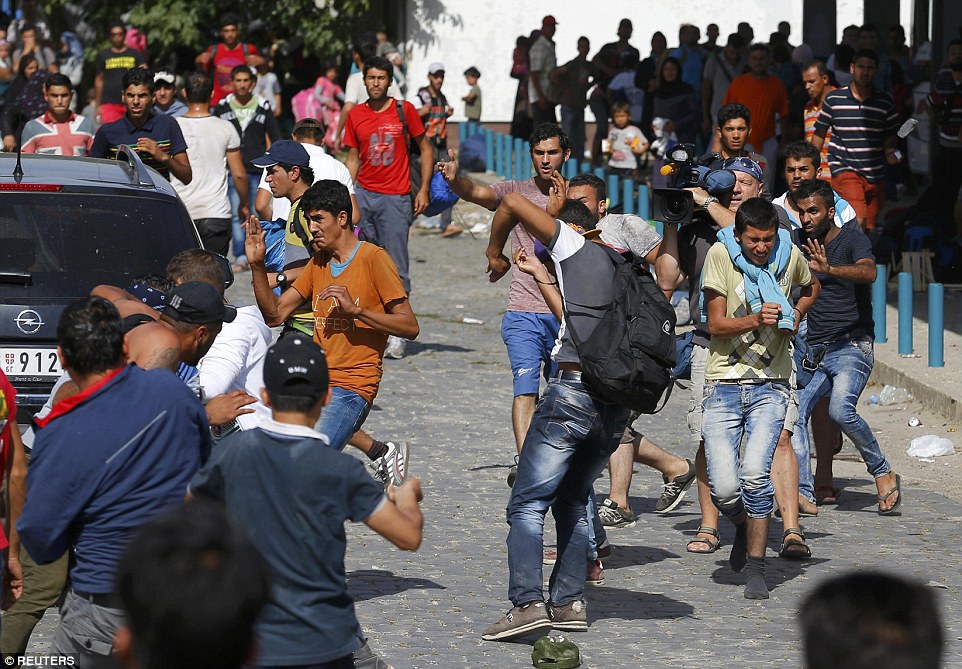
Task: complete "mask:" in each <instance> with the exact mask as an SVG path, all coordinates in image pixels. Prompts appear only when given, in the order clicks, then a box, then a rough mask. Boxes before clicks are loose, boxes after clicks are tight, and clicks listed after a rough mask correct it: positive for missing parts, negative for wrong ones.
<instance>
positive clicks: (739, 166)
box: [271, 146, 765, 181]
mask: <svg viewBox="0 0 962 669" xmlns="http://www.w3.org/2000/svg"><path fill="white" fill-rule="evenodd" d="M271 148H273V146H272V147H271ZM722 169H726V170H728V171H729V172H744V173H745V174H750V175H752V176H753V177H754V178H755V181H764V180H765V175H764V174H763V173H762V168H761V166H760V165H759V164H758V163H756V162H755V161H754V160H752V159H751V158H745V157H740V158H729V159H728V160H726V161H725V163H724V164H723V165H722Z"/></svg>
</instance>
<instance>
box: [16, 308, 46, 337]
mask: <svg viewBox="0 0 962 669" xmlns="http://www.w3.org/2000/svg"><path fill="white" fill-rule="evenodd" d="M13 322H14V323H16V324H17V327H18V328H19V329H20V332H22V333H24V334H28V335H32V334H37V331H38V330H40V328H42V327H43V324H44V323H43V319H42V318H40V314H38V313H37V312H36V311H34V310H33V309H24V310H23V311H21V312H20V313H19V314H17V317H16V318H14V319H13Z"/></svg>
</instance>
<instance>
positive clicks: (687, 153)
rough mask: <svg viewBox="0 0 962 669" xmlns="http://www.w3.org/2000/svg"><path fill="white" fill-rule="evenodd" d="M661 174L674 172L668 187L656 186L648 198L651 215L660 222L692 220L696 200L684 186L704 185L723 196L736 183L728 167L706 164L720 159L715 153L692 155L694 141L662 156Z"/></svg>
mask: <svg viewBox="0 0 962 669" xmlns="http://www.w3.org/2000/svg"><path fill="white" fill-rule="evenodd" d="M665 157H666V159H667V161H668V162H667V163H666V164H665V165H664V166H663V167H662V168H661V174H662V175H663V176H669V175H674V179H673V181H672V187H671V188H655V189H654V191H653V193H652V200H651V217H652V219H654V220H656V221H661V222H663V223H669V224H677V225H685V224H686V223H691V218H692V214H693V213H694V210H695V201H694V198H693V196H692V194H691V192H690V191H687V190H685V189H686V188H698V187H700V188H704V189H705V190H706V191H708V193H709V195H713V196H714V197H722V196H723V195H726V194H728V193H730V192H731V190H732V188H734V186H735V176H734V175H733V174H732V173H731V172H729V171H728V170H712V169H709V168H708V165H710V164H711V163H713V162H715V161H716V160H721V156H720V155H719V154H717V153H706V154H705V155H703V156H697V157H696V156H695V145H694V144H676V145H675V146H673V147H672V148H671V149H670V150H669V151H668V153H667V155H666V156H665Z"/></svg>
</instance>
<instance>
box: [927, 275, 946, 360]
mask: <svg viewBox="0 0 962 669" xmlns="http://www.w3.org/2000/svg"><path fill="white" fill-rule="evenodd" d="M944 306H945V300H944V288H943V286H942V284H941V283H930V284H929V367H944V366H945V360H944V357H943V355H944V353H945V349H944V346H943V344H944V342H943V338H942V337H943V328H944V316H943V313H942V308H943V307H944Z"/></svg>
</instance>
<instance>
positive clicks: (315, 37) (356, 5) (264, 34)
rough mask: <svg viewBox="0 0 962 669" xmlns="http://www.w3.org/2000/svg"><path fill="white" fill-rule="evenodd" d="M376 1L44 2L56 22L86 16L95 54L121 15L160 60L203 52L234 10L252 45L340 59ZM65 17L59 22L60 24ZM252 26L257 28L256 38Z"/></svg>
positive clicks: (81, 0)
mask: <svg viewBox="0 0 962 669" xmlns="http://www.w3.org/2000/svg"><path fill="white" fill-rule="evenodd" d="M370 4H371V2H370V0H279V1H276V2H270V1H267V2H265V1H264V0H213V1H211V2H198V1H197V0H141V1H140V2H133V3H132V2H130V0H79V1H77V0H43V2H42V5H43V8H44V10H45V13H46V14H47V15H48V16H50V17H51V18H53V19H54V23H64V22H69V21H70V19H69V18H68V16H69V15H73V16H76V15H78V14H79V15H80V16H82V17H83V20H84V21H85V22H87V23H88V24H89V25H91V26H92V27H93V28H94V29H96V30H97V33H98V41H97V43H96V44H93V45H90V46H91V47H92V50H94V51H95V50H97V49H100V48H103V47H104V46H106V44H107V38H106V27H107V24H108V23H109V22H110V21H112V20H115V19H117V18H118V17H129V23H130V24H131V25H133V26H135V27H137V28H139V29H140V30H141V31H142V32H143V33H144V34H146V35H147V38H148V45H149V48H150V51H151V54H152V56H153V57H154V58H161V59H163V58H164V57H166V56H167V55H169V54H170V53H173V52H174V51H176V50H179V49H190V50H193V51H196V52H198V53H199V52H200V51H201V50H203V49H205V48H206V47H207V46H209V45H210V44H211V42H212V41H213V40H214V39H215V38H216V25H217V20H218V18H219V17H220V16H222V15H223V14H226V13H228V12H233V13H236V14H237V15H239V16H240V18H241V23H242V31H243V32H242V35H243V37H244V39H245V40H246V41H256V42H257V43H258V44H263V45H266V44H268V43H269V42H272V41H274V40H276V39H282V40H287V41H289V42H292V43H294V44H298V45H299V44H301V43H303V46H304V51H305V54H306V55H311V56H318V57H321V58H324V57H329V56H335V55H338V54H340V53H343V51H344V50H345V49H346V48H348V47H349V45H350V43H351V37H352V35H353V32H354V27H355V25H356V22H357V21H358V19H360V18H362V17H363V16H364V15H365V13H366V12H367V11H368V9H369V7H370ZM58 19H59V21H58ZM249 28H255V29H256V33H255V34H251V32H250V30H249Z"/></svg>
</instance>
